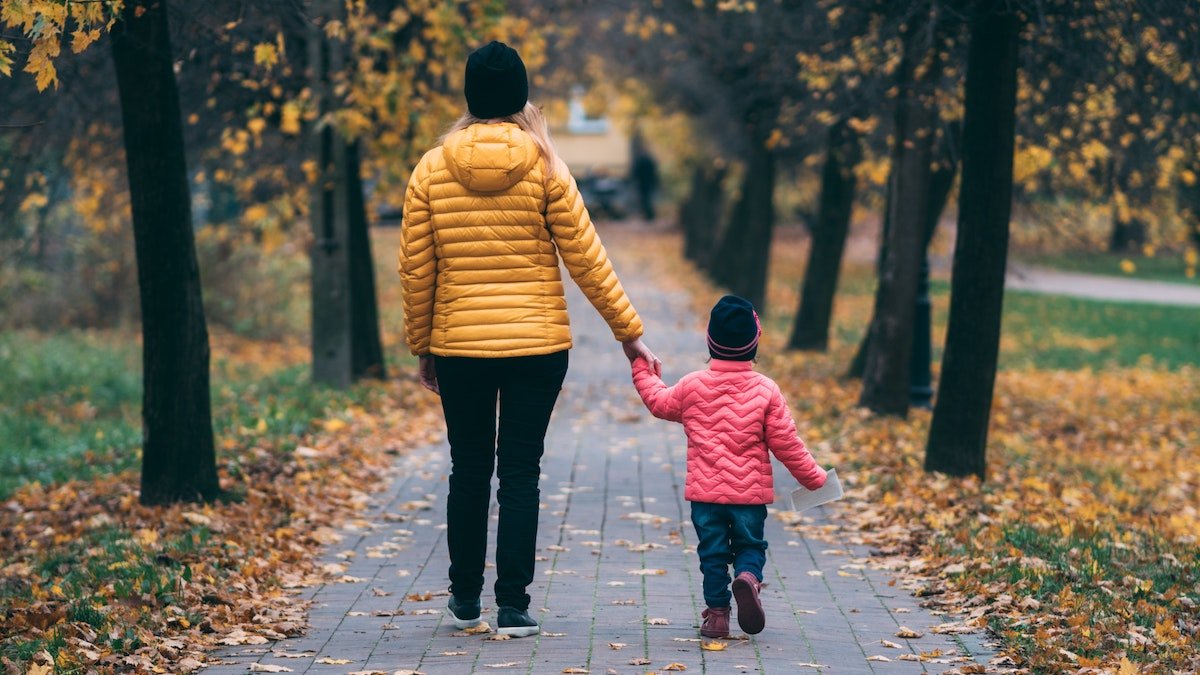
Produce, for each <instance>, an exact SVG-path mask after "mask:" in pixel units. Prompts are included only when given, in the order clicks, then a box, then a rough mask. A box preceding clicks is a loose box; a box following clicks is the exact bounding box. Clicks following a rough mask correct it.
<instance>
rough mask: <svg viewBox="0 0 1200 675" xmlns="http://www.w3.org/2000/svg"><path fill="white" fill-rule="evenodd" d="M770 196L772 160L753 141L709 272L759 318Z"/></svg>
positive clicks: (758, 142) (763, 296) (764, 292)
mask: <svg viewBox="0 0 1200 675" xmlns="http://www.w3.org/2000/svg"><path fill="white" fill-rule="evenodd" d="M756 138H757V136H756ZM774 195H775V157H774V155H772V154H771V151H770V150H769V149H767V147H766V145H765V144H764V143H763V141H762V139H757V140H756V141H755V142H754V144H753V147H752V148H751V150H750V160H749V164H748V165H747V167H746V175H745V176H744V177H743V179H742V189H741V195H740V196H739V197H738V201H737V204H736V205H735V206H734V208H733V212H732V214H731V216H730V222H729V223H728V224H727V225H726V227H725V232H724V235H723V236H722V238H721V245H720V247H719V249H718V253H717V255H716V257H715V258H714V260H713V262H712V265H711V266H710V270H711V272H712V277H713V280H714V281H716V282H717V283H718V284H720V285H721V286H724V287H726V288H728V289H729V291H730V292H731V293H734V294H735V295H740V296H742V297H743V298H745V299H746V300H749V301H750V302H751V303H752V304H753V305H754V307H755V309H756V310H758V313H759V314H761V315H765V313H766V299H767V297H766V296H767V263H768V258H769V256H770V252H771V236H772V235H773V234H774V230H775V201H774Z"/></svg>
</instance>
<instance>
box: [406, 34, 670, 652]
mask: <svg viewBox="0 0 1200 675" xmlns="http://www.w3.org/2000/svg"><path fill="white" fill-rule="evenodd" d="M465 93H466V99H467V111H468V112H467V113H466V114H464V115H463V116H462V117H461V118H459V120H458V121H457V122H455V123H454V125H453V126H452V127H451V128H450V130H449V131H448V132H447V133H446V135H445V136H443V137H442V140H441V143H440V144H439V145H438V146H437V147H435V148H433V149H432V150H430V151H429V152H427V153H425V156H424V157H422V158H421V161H420V162H419V163H418V164H417V166H416V168H415V169H414V170H413V174H412V178H411V179H410V180H409V183H408V190H407V192H406V194H405V199H404V221H403V229H402V230H401V234H400V256H399V257H400V264H399V268H400V280H401V283H402V284H403V287H404V331H405V338H406V340H407V342H408V347H409V349H410V350H412V353H413V354H415V355H417V357H418V359H419V366H418V369H419V376H420V379H421V384H422V385H424V386H425V387H426V388H427V389H429V390H431V391H433V392H435V393H438V394H440V395H441V398H442V412H443V414H444V415H445V417H446V430H447V436H448V439H449V442H450V495H449V498H448V500H447V505H446V524H447V531H446V542H447V546H448V547H449V550H450V571H449V576H450V601H449V605H448V610H449V612H450V615H451V617H452V619H453V621H454V625H455V626H456V627H458V628H469V627H472V626H475V625H478V624H479V623H480V618H479V615H480V604H481V603H480V593H481V592H482V590H483V583H484V580H483V574H484V558H485V554H486V551H487V525H488V510H489V506H490V504H491V480H492V474H493V473H495V474H496V475H497V476H498V477H499V479H500V489H499V491H497V493H496V499H497V501H498V502H499V503H500V522H499V525H498V527H497V533H496V584H495V593H496V604H497V605H498V606H499V611H498V613H497V616H496V622H497V624H498V625H497V630H498V632H499V633H500V634H501V635H508V636H511V637H524V636H528V635H536V634H537V633H538V632H539V631H540V626H539V625H538V622H537V621H536V620H534V619H533V618H532V617H530V616H529V601H530V598H529V594H528V593H527V592H526V588H527V587H528V586H529V584H530V583H532V581H533V578H534V574H533V571H534V550H535V549H534V546H535V541H536V538H537V526H538V513H539V510H538V498H539V495H540V491H539V489H538V477H539V475H540V474H541V459H542V452H543V450H544V447H545V437H546V428H547V426H548V424H549V422H550V413H551V411H553V409H554V403H555V401H556V400H557V399H558V393H559V390H560V388H561V387H562V383H563V378H564V377H565V376H566V373H567V351H568V350H569V349H570V348H571V329H570V327H569V325H568V323H569V322H568V316H567V304H566V299H565V297H564V289H563V284H562V278H561V276H560V274H559V258H560V257H561V259H562V262H563V263H565V265H566V268H567V271H568V272H569V273H570V275H571V278H572V279H574V280H575V283H577V284H578V285H579V288H580V290H582V291H583V294H584V295H585V296H587V298H588V300H589V301H590V302H591V303H592V305H593V306H594V307H595V308H596V310H597V311H598V312H599V313H600V315H601V316H602V317H604V320H605V321H606V322H607V323H608V326H609V328H610V329H611V330H612V333H613V336H614V337H615V338H616V339H617V340H618V341H619V342H620V343H621V346H622V348H623V349H624V351H625V355H626V356H627V357H628V358H629V359H630V361H632V360H634V359H635V358H636V359H640V360H641V361H642V362H643V363H648V364H650V368H652V369H653V370H654V371H655V372H659V371H660V369H661V363H660V362H659V360H658V359H657V358H656V357H655V356H654V354H653V353H652V352H651V351H650V349H649V348H647V347H646V345H645V344H643V343H642V341H641V335H642V320H641V318H640V317H638V313H637V312H636V311H635V310H634V308H633V305H632V304H630V302H629V298H627V297H626V296H625V291H624V289H623V288H622V287H621V282H620V281H619V280H618V279H617V275H616V273H615V272H614V271H613V267H612V264H611V263H610V262H609V260H608V253H607V252H606V251H605V249H604V246H603V245H601V243H600V239H599V238H598V237H597V236H596V230H595V228H593V227H592V221H591V218H589V217H588V212H587V209H586V208H585V207H584V203H583V199H582V198H581V197H580V195H579V190H578V189H577V188H576V185H575V180H574V179H573V178H572V177H571V174H570V172H569V171H568V170H567V166H566V164H564V163H563V161H562V160H561V159H559V157H558V155H557V154H556V152H555V150H554V144H553V142H552V141H551V139H550V133H549V130H548V129H547V127H546V120H545V118H544V117H543V116H542V113H541V111H540V110H539V109H538V108H537V107H536V106H534V105H533V104H532V103H529V100H528V98H529V82H528V80H527V78H526V74H525V64H524V63H523V62H522V61H521V57H520V56H519V55H518V54H517V52H516V51H515V50H513V49H512V48H510V47H508V46H507V45H505V44H504V43H501V42H492V43H490V44H488V45H487V46H485V47H483V48H481V49H479V50H477V51H475V52H473V53H472V54H471V55H470V56H469V57H468V58H467V65H466V92H465ZM497 402H499V414H497Z"/></svg>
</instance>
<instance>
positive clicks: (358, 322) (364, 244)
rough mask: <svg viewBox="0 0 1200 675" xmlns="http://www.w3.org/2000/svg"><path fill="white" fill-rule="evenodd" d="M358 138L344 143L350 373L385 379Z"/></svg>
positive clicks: (356, 375) (354, 376) (361, 376)
mask: <svg viewBox="0 0 1200 675" xmlns="http://www.w3.org/2000/svg"><path fill="white" fill-rule="evenodd" d="M358 149H359V144H358V142H357V141H355V142H353V143H348V144H347V145H346V156H347V162H346V165H347V173H346V180H347V183H348V185H347V186H346V190H347V193H348V196H349V203H348V207H349V210H350V212H349V219H350V233H349V234H350V314H351V316H350V323H351V327H350V329H351V333H352V335H351V338H350V343H351V345H350V346H351V364H350V370H351V377H353V378H354V379H356V380H357V379H361V378H364V377H372V378H376V379H380V380H382V379H384V378H385V377H387V369H386V368H385V366H384V360H383V342H382V340H381V339H380V337H379V311H378V302H377V301H376V298H375V260H374V258H373V257H372V256H371V230H370V227H369V225H368V222H367V207H366V204H365V201H364V197H363V185H362V176H361V171H362V165H361V162H360V161H359V155H358Z"/></svg>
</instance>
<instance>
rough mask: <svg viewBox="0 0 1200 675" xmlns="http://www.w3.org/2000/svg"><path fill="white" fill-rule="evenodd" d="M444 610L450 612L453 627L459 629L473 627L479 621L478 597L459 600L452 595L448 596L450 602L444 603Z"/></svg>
mask: <svg viewBox="0 0 1200 675" xmlns="http://www.w3.org/2000/svg"><path fill="white" fill-rule="evenodd" d="M446 611H447V612H449V613H450V618H452V619H454V627H455V628H458V629H459V630H462V629H463V628H474V627H475V626H478V625H479V623H480V621H481V619H480V618H479V598H473V599H471V600H460V599H458V598H456V597H454V596H453V595H452V596H450V603H449V604H448V605H446Z"/></svg>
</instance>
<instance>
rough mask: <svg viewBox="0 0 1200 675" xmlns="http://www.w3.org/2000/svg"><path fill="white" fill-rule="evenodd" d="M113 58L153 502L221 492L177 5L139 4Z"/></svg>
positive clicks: (146, 492) (139, 0)
mask: <svg viewBox="0 0 1200 675" xmlns="http://www.w3.org/2000/svg"><path fill="white" fill-rule="evenodd" d="M121 14H122V16H121V20H120V21H118V22H117V23H116V24H114V26H113V30H112V37H113V40H112V54H113V63H114V64H115V66H116V73H117V89H118V93H119V95H120V100H121V121H122V124H123V127H124V135H125V159H126V162H127V164H128V171H129V195H130V201H131V203H132V212H133V236H134V247H135V252H136V257H137V267H138V288H139V290H140V293H141V310H142V338H143V346H142V368H143V380H144V391H143V394H142V423H143V434H144V436H145V438H144V443H143V447H142V485H141V501H142V503H143V504H160V503H164V502H171V501H179V500H208V499H212V498H214V497H216V496H217V495H218V494H219V493H220V485H219V483H218V479H217V467H216V457H215V454H214V451H213V431H212V419H211V408H210V399H209V373H208V367H209V349H208V327H207V325H206V324H205V320H204V305H203V304H202V302H201V295H200V271H199V266H198V265H197V263H196V248H195V242H194V241H193V238H192V212H191V205H192V201H191V195H190V193H189V191H188V179H187V166H186V163H185V159H184V146H183V124H182V121H181V117H180V110H179V92H178V89H177V87H176V83H175V72H174V70H173V69H172V62H171V42H170V36H169V33H168V27H167V5H166V3H165V2H155V1H153V0H131V1H130V2H127V3H126V4H125V8H124V9H123V10H122V13H121Z"/></svg>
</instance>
